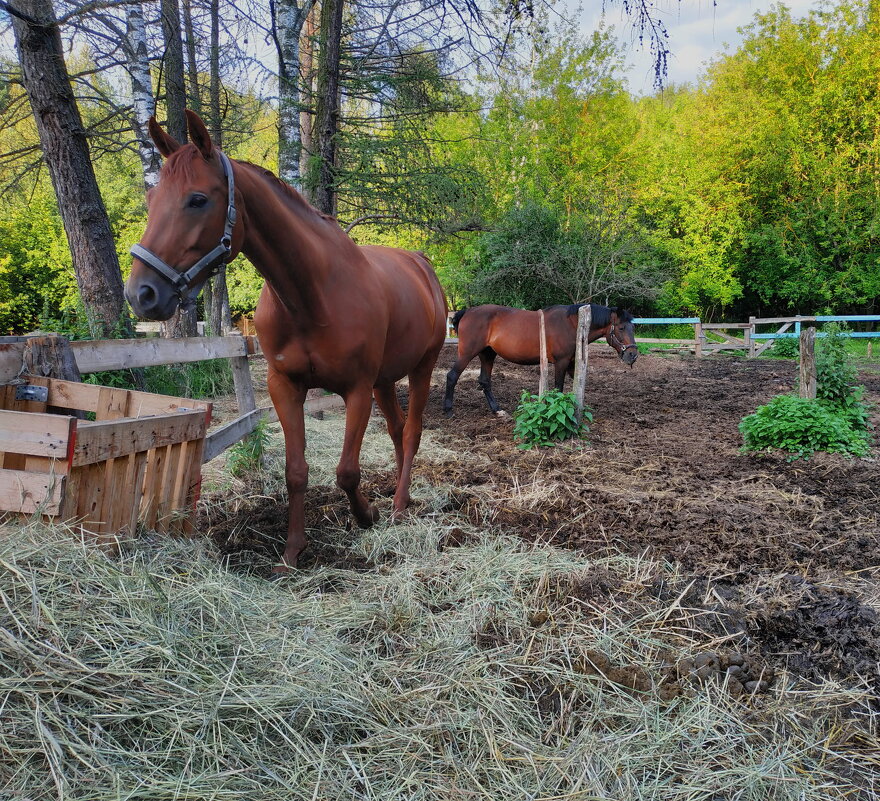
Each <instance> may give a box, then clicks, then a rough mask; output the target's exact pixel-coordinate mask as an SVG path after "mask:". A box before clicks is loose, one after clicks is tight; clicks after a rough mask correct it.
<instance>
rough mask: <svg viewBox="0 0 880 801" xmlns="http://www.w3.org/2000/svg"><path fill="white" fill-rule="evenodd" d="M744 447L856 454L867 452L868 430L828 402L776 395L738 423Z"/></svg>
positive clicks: (795, 452)
mask: <svg viewBox="0 0 880 801" xmlns="http://www.w3.org/2000/svg"><path fill="white" fill-rule="evenodd" d="M739 430H740V431H741V432H742V435H743V438H744V440H745V446H744V449H745V450H749V451H759V450H768V449H773V448H778V449H779V450H783V451H787V452H788V453H790V454H793V458H798V457H807V456H809V455H810V454H812V453H814V452H815V451H828V452H829V453H843V454H851V455H854V456H866V455H867V454H868V450H869V445H868V433H867V431H866V430H858V429H857V428H854V427H853V426H852V425H850V423H849V421H848V420H847V419H846V417H845V416H844V415H842V414H841V413H840V412H839V411H838V410H837V409H835V408H834V407H833V406H832V405H831V404H829V403H828V402H826V401H820V400H810V399H808V398H799V397H797V396H796V395H777V396H776V397H775V398H773V399H772V400H771V401H770V403H768V404H766V405H764V406H759V407H758V409H757V410H756V411H755V413H754V414H750V415H748V416H747V417H744V418H743V420H742V422H741V423H740V424H739Z"/></svg>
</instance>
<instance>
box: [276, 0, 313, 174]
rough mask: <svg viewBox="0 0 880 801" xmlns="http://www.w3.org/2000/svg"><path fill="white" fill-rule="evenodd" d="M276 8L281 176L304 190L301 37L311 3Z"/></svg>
mask: <svg viewBox="0 0 880 801" xmlns="http://www.w3.org/2000/svg"><path fill="white" fill-rule="evenodd" d="M273 8H274V10H275V30H276V35H277V41H278V175H279V177H280V178H281V180H282V181H284V182H285V183H288V184H290V185H291V186H293V187H295V188H296V189H301V188H302V168H301V164H300V161H301V154H302V137H301V132H300V126H299V116H300V110H301V108H302V103H301V95H300V61H299V56H300V52H299V37H300V34H301V33H302V29H303V25H304V23H305V21H306V18H307V17H308V15H309V11H310V9H311V2H310V1H309V0H304V2H303V5H302V6H300V5H299V3H298V0H276V2H275V3H274V4H273Z"/></svg>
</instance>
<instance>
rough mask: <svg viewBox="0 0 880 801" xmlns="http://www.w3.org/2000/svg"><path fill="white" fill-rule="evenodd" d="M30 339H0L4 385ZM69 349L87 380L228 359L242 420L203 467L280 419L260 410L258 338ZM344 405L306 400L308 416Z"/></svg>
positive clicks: (223, 432)
mask: <svg viewBox="0 0 880 801" xmlns="http://www.w3.org/2000/svg"><path fill="white" fill-rule="evenodd" d="M27 339H28V338H27V337H0V385H3V384H10V383H13V382H15V381H16V380H17V379H18V377H19V375H21V374H22V372H23V361H24V354H25V350H26V347H27ZM70 349H71V351H72V352H73V356H74V359H75V361H76V366H77V367H78V368H79V372H80V373H82V374H83V375H85V374H87V373H97V372H101V371H104V370H123V369H131V368H138V367H156V366H160V365H167V364H188V363H192V362H199V361H206V360H208V359H229V363H230V366H231V368H232V378H233V382H234V385H235V397H236V402H237V405H238V412H239V416H238V417H237V418H236V419H235V420H232V421H231V422H229V423H227V424H226V425H225V426H223V427H222V428H218V429H216V430H215V431H212V432H211V433H210V434H209V435H208V436H207V438H206V440H205V448H204V453H203V457H202V460H203V462H208V461H210V460H211V459H213V458H215V457H216V456H219V455H220V454H221V453H223V451H224V450H226V449H227V448H229V447H231V446H232V445H234V444H235V443H236V442H238V441H239V440H241V439H242V438H243V437H245V436H247V435H248V434H249V433H250V432H251V431H253V430H254V428H255V427H256V426H257V424H258V422H259V421H260V419H261V418H263V417H266V418H268V419H269V420H277V419H278V418H277V416H276V414H275V410H274V408H272V407H271V406H268V407H263V408H260V409H258V408H257V404H256V396H255V394H254V385H253V380H252V378H251V371H250V366H249V364H248V359H249V358H254V357H257V356H262V351H261V350H260V346H259V342H258V341H257V338H256V337H254V336H247V337H245V336H241V335H238V334H232V335H230V336H225V337H189V338H184V339H164V338H161V337H150V338H145V339H108V340H84V341H79V342H71V343H70ZM342 405H343V400H342V398H340V397H339V396H338V395H328V396H325V397H321V398H315V399H310V400H308V401H307V402H306V412H307V413H310V414H317V413H319V412H321V411H324V410H326V409H331V408H334V407H339V406H342Z"/></svg>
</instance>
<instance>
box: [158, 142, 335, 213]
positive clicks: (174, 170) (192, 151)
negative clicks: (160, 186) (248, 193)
mask: <svg viewBox="0 0 880 801" xmlns="http://www.w3.org/2000/svg"><path fill="white" fill-rule="evenodd" d="M197 158H202V154H201V152H200V151H199V149H198V148H197V147H196V146H195V145H194V144H193V143H192V142H188V143H187V144H185V145H183V146H182V147H181V148H180V149H179V150H176V151H175V152H174V153H172V154H171V155H170V156H169V157H168V158H167V159H166V161H165V163H164V164H163V165H162V175H163V177H166V178H177V177H180V178H183V179H184V180H189V181H191V180H192V179H193V169H192V165H193V163H194V162H195V160H196V159H197ZM235 161H236V163H237V164H240V165H242V166H243V167H249V168H250V169H252V170H255V171H256V172H257V173H258V174H259V175H260V176H261V177H262V178H264V179H266V180H267V181H268V182H269V183H270V184H272V186H274V187H275V189H277V190H279V191H280V192H281V193H282V194H283V195H284V196H285V197H287V198H288V199H289V200H291V201H293V202H294V203H296V204H297V205H300V206H303V207H305V208H306V209H308V210H310V211H312V212H314V213H315V214H316V215H317V216H319V217H322V218H323V219H325V220H332V221H333V222H337V220H336V218H335V217H333V216H332V215H330V214H324V212H322V211H319V210H318V209H316V208H315V207H314V206H313V205H312V204H311V203H309V202H308V201H307V200H306V199H305V197H303V195H302V194H301V193H299V192H297V191H296V189H294V188H293V187H292V186H290V185H289V184H286V183H284V181H282V180H281V179H280V178H279V177H278V176H277V175H275V173H273V172H272V171H271V170H267V169H266V168H265V167H261V166H260V165H259V164H254V163H252V162H250V161H243V160H241V159H236V160H235Z"/></svg>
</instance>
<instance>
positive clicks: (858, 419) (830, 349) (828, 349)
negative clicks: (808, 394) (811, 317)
mask: <svg viewBox="0 0 880 801" xmlns="http://www.w3.org/2000/svg"><path fill="white" fill-rule="evenodd" d="M825 333H826V334H827V336H825V337H823V338H822V339H820V340H818V343H817V346H816V396H817V397H818V398H821V399H822V400H824V401H826V402H827V403H828V404H829V405H831V406H832V407H834V409H835V410H836V411H837V413H838V414H840V415H841V416H842V417H843V418H844V419H845V420H846V421H847V422H848V423H849V424H850V425H851V426H852V427H853V428H854V429H855V430H857V431H864V430H865V429H866V428H868V425H869V422H868V419H869V414H868V411H869V406H868V404H867V403H865V401H864V400H863V396H864V391H865V388H864V387H860V386H856V384H855V379H856V375H857V373H858V371H857V369H856V367H855V365H853V364H852V363H851V361H850V359H849V354H848V352H847V342H848V339H847V337H846V335H845V333H844V328H843V326H841V325H840V324H839V323H829V324H828V325H827V326H825Z"/></svg>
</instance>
